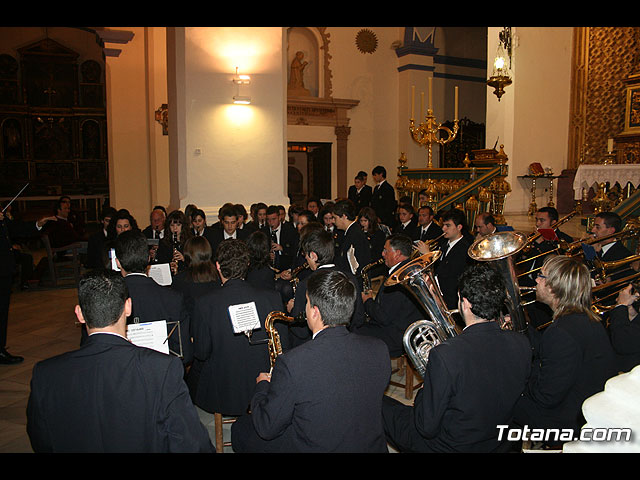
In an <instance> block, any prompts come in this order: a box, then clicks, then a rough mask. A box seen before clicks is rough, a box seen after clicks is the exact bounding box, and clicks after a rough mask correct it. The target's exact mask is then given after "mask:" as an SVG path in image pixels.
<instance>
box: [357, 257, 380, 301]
mask: <svg viewBox="0 0 640 480" xmlns="http://www.w3.org/2000/svg"><path fill="white" fill-rule="evenodd" d="M383 263H384V258H379V259H378V260H376V261H375V262H371V263H370V264H368V265H365V266H364V267H362V272H361V273H360V275H362V291H363V292H365V293H366V292H370V291H371V279H370V278H369V270H371V269H372V268H373V267H375V266H377V265H381V264H383Z"/></svg>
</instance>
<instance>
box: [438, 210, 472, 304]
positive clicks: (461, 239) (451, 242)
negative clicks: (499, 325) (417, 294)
mask: <svg viewBox="0 0 640 480" xmlns="http://www.w3.org/2000/svg"><path fill="white" fill-rule="evenodd" d="M442 232H443V233H444V237H443V238H442V240H441V241H440V250H441V251H442V255H441V256H440V258H439V259H438V261H437V262H436V264H435V266H434V272H435V275H436V279H437V280H438V285H439V286H440V291H441V292H442V296H443V298H444V301H445V303H446V304H447V307H449V308H450V309H455V308H457V306H458V278H459V277H460V275H461V274H462V272H464V270H465V269H466V268H467V267H468V266H469V265H470V264H471V263H473V260H472V259H471V257H469V254H468V253H467V251H468V250H469V247H470V246H471V239H470V238H469V236H468V235H466V233H468V232H467V224H466V217H465V215H464V212H462V211H461V210H458V209H451V210H447V211H446V212H444V213H443V215H442Z"/></svg>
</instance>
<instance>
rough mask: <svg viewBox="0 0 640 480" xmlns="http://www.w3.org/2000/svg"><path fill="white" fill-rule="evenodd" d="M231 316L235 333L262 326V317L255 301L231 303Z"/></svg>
mask: <svg viewBox="0 0 640 480" xmlns="http://www.w3.org/2000/svg"><path fill="white" fill-rule="evenodd" d="M229 318H230V319H231V326H232V327H233V331H234V333H244V332H248V331H250V330H258V329H259V328H260V317H258V309H257V308H256V304H255V302H249V303H241V304H239V305H229Z"/></svg>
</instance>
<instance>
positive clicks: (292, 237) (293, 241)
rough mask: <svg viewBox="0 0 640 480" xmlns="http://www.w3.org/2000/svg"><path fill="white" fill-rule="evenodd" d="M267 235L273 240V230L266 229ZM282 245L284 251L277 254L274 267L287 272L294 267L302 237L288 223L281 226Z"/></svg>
mask: <svg viewBox="0 0 640 480" xmlns="http://www.w3.org/2000/svg"><path fill="white" fill-rule="evenodd" d="M265 233H266V234H267V236H268V237H269V238H271V230H270V229H269V228H267V229H266V231H265ZM279 241H280V243H279V244H280V245H281V246H282V250H281V251H280V252H276V255H275V260H274V265H273V266H274V267H275V269H276V270H278V271H282V270H287V269H289V268H291V267H292V265H293V264H294V262H295V260H296V258H297V257H298V244H299V243H300V236H299V235H298V230H297V229H296V227H294V226H293V225H292V224H291V223H289V222H286V223H283V224H281V225H280V240H279Z"/></svg>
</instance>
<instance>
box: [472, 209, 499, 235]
mask: <svg viewBox="0 0 640 480" xmlns="http://www.w3.org/2000/svg"><path fill="white" fill-rule="evenodd" d="M474 230H475V232H476V238H480V237H484V236H485V235H491V234H492V233H496V232H497V231H498V229H497V228H496V220H495V218H494V217H493V215H491V214H490V213H489V212H482V213H479V214H478V215H477V216H476V221H475V225H474Z"/></svg>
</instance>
